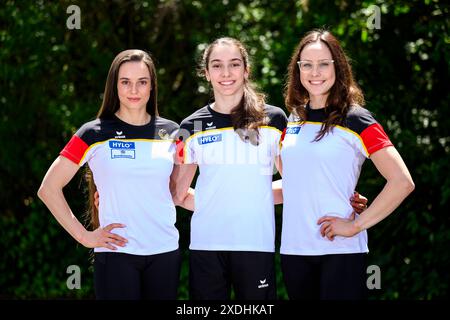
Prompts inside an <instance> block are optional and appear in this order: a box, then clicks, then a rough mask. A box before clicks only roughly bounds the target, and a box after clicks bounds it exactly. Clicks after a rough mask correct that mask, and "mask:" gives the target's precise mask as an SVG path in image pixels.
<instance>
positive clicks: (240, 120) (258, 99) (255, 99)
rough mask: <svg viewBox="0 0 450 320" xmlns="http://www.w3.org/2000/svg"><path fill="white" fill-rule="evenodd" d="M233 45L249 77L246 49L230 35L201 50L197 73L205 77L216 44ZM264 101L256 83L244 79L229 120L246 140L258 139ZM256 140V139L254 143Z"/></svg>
mask: <svg viewBox="0 0 450 320" xmlns="http://www.w3.org/2000/svg"><path fill="white" fill-rule="evenodd" d="M223 44H225V45H233V46H236V48H238V50H239V52H240V53H241V56H242V60H243V62H244V68H245V69H246V70H247V72H248V73H249V77H250V59H249V55H248V52H247V49H246V48H245V46H244V45H243V44H242V42H240V41H239V40H237V39H234V38H230V37H223V38H219V39H216V40H215V41H214V42H212V43H211V44H210V45H208V47H207V48H206V49H205V51H204V52H203V56H202V60H201V62H200V68H199V75H200V76H203V77H205V76H206V70H208V65H209V58H210V56H211V53H212V51H213V50H214V48H215V47H216V46H218V45H223ZM265 103H266V96H265V94H263V93H261V92H258V91H257V89H256V85H255V84H254V83H253V82H252V81H251V80H249V79H248V78H245V79H244V95H243V97H242V100H241V101H240V103H239V104H238V105H237V106H235V107H234V108H233V109H232V110H231V114H230V115H231V122H232V124H233V128H234V130H235V131H236V132H237V133H238V134H239V136H240V137H241V138H242V139H243V140H244V141H246V140H247V139H248V138H250V141H251V142H252V140H253V138H255V139H256V140H258V137H259V135H258V132H259V131H258V127H260V126H262V125H265V124H267V117H266V113H265V111H264V105H265ZM247 130H248V131H249V135H250V137H249V135H248V134H246V137H243V136H242V134H243V132H247ZM250 132H255V133H256V135H252V134H251V133H250ZM257 143H258V142H257V141H256V144H257Z"/></svg>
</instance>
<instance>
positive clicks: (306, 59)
mask: <svg viewBox="0 0 450 320" xmlns="http://www.w3.org/2000/svg"><path fill="white" fill-rule="evenodd" d="M326 60H333V59H332V58H330V59H319V60H308V59H299V60H298V61H310V62H314V61H326Z"/></svg>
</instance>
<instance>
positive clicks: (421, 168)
mask: <svg viewBox="0 0 450 320" xmlns="http://www.w3.org/2000/svg"><path fill="white" fill-rule="evenodd" d="M72 4H74V5H77V6H78V7H79V8H80V11H81V29H79V30H77V29H74V30H69V29H68V28H67V26H66V22H67V20H68V18H69V17H70V16H71V14H72V13H73V12H70V13H67V11H66V10H67V8H68V7H69V6H70V5H72ZM378 10H379V12H380V16H379V18H380V20H379V22H380V28H379V29H377V28H374V26H375V27H376V24H375V22H376V20H374V17H375V16H374V14H375V13H376V12H377V11H378ZM368 21H369V22H368ZM317 27H326V28H329V29H330V30H331V31H332V32H334V33H335V35H336V36H337V37H338V38H339V39H340V40H341V42H342V44H343V46H344V48H345V50H346V51H347V53H348V55H349V56H350V57H351V59H352V63H353V68H354V71H355V74H356V78H357V79H358V82H359V84H360V85H361V87H362V89H363V90H364V92H365V94H366V98H367V108H368V109H369V110H371V111H373V112H374V113H375V115H376V117H377V119H378V120H379V121H380V122H381V124H382V125H383V126H384V127H385V129H386V131H387V132H388V134H389V135H390V137H391V140H392V141H393V142H394V144H395V145H396V147H397V148H398V150H399V151H400V153H401V154H402V156H403V158H404V160H405V162H406V163H407V165H408V167H409V169H410V171H411V173H412V175H413V178H414V181H415V183H416V190H415V191H414V193H413V194H412V195H411V196H410V197H409V198H408V199H407V200H406V201H405V202H404V203H403V204H402V205H401V207H400V208H399V209H398V210H396V212H395V213H394V214H393V215H392V216H390V217H389V218H388V219H386V220H385V221H383V222H381V223H380V224H378V225H377V226H375V227H374V228H372V229H370V230H369V239H370V240H369V247H370V248H371V252H370V254H369V264H376V265H378V266H379V267H380V269H381V279H382V281H381V289H379V290H372V291H371V292H370V297H371V299H436V298H448V297H449V284H450V274H449V272H448V271H449V270H450V263H449V262H450V254H449V253H450V250H449V244H450V242H449V240H450V231H449V228H450V219H449V215H448V211H447V210H448V208H449V205H450V204H449V198H450V179H449V178H448V172H449V169H450V168H449V166H450V162H449V153H450V133H449V131H450V111H449V110H450V108H449V102H450V100H449V94H450V91H449V71H450V51H449V45H450V37H449V33H448V31H449V30H448V29H449V5H448V2H446V1H443V0H442V1H441V0H434V1H433V0H412V1H410V0H398V1H381V0H371V1H345V0H333V1H329V0H327V1H325V0H316V1H307V0H303V1H281V0H280V1H275V0H253V1H236V0H221V1H219V0H214V1H206V0H205V1H187V0H160V1H156V0H149V1H118V0H115V1H106V0H105V1H87V0H84V1H75V0H74V1H59V2H57V1H43V0H40V1H19V0H6V1H2V3H1V4H0V136H2V137H4V138H5V140H3V142H2V145H3V147H2V148H1V151H0V160H1V161H0V173H1V175H0V177H1V178H0V179H1V180H0V190H1V193H0V233H1V244H0V252H1V260H0V298H1V299H10V298H87V299H89V298H93V297H94V292H93V280H92V277H93V276H92V267H91V260H90V257H91V253H90V250H89V249H86V248H84V247H82V246H81V245H79V244H77V243H76V242H75V241H74V240H73V239H72V238H71V237H70V236H69V235H68V234H67V233H66V232H65V231H64V230H63V229H62V228H61V227H60V226H59V225H58V223H57V222H56V221H55V219H54V218H53V217H52V215H51V214H50V212H49V211H48V210H47V209H46V208H45V206H44V205H43V204H42V203H41V202H40V201H39V200H38V198H37V196H36V192H37V189H38V187H39V185H40V182H41V180H42V178H43V176H44V174H45V172H46V170H47V169H48V167H49V166H50V164H51V163H52V161H53V160H54V159H55V158H56V157H57V155H58V153H59V151H60V150H61V149H62V147H63V146H64V145H65V143H66V142H67V141H68V140H69V139H70V137H71V135H72V134H73V133H74V132H75V130H76V129H77V128H78V127H79V126H80V125H81V124H83V123H84V122H87V121H89V120H91V119H93V118H95V115H96V112H97V110H98V108H99V107H100V103H101V96H102V92H103V90H104V85H105V80H106V76H107V72H108V69H109V66H110V63H111V62H112V59H113V58H114V56H115V55H116V54H117V53H118V52H120V51H122V50H124V49H128V48H140V49H144V50H147V51H150V52H151V53H152V55H153V57H154V58H155V61H156V67H157V70H158V81H159V106H160V113H161V114H162V116H164V117H167V118H170V119H173V120H175V121H177V122H180V121H181V120H182V119H183V118H184V117H186V116H187V115H189V114H190V113H192V112H193V111H194V110H196V109H198V108H200V107H202V106H204V105H205V104H206V102H207V101H208V99H209V98H210V92H209V89H208V86H207V85H206V83H205V82H204V81H202V80H201V79H199V78H198V77H197V75H196V67H197V65H198V64H197V62H198V58H199V55H200V53H201V51H202V50H203V49H204V48H205V45H206V44H207V43H209V42H211V41H213V40H214V39H215V38H217V37H219V36H232V37H236V38H238V39H240V40H242V41H243V42H244V43H245V44H246V45H247V47H248V48H249V49H250V53H251V56H252V60H253V69H252V71H253V78H254V79H255V80H256V82H257V83H258V85H259V86H260V88H261V89H262V90H264V91H265V92H266V93H267V94H268V96H269V99H268V101H269V103H271V104H274V105H277V106H280V107H283V108H284V105H283V86H284V83H285V74H286V68H287V64H288V61H289V58H290V55H291V53H292V51H293V50H294V47H295V46H296V44H297V43H298V41H299V39H300V38H301V37H302V36H303V35H304V33H305V32H307V31H309V30H311V29H313V28H317ZM383 184H384V180H383V178H382V177H381V176H380V175H379V174H378V173H377V171H376V170H375V169H374V166H373V164H372V163H371V162H370V161H367V162H366V164H365V165H364V168H363V173H362V176H361V179H360V183H359V185H358V190H359V191H360V192H361V193H362V194H364V195H366V196H367V197H368V198H369V199H373V198H374V197H375V196H376V195H377V193H378V192H379V191H380V190H381V188H382V186H383ZM84 188H85V186H84V184H83V182H82V175H81V173H80V174H79V175H77V176H76V178H74V180H73V181H72V182H71V183H70V184H69V185H68V186H67V188H66V189H65V194H66V197H67V199H68V201H69V203H70V205H71V207H72V209H73V211H74V212H75V213H76V215H77V216H78V217H79V218H80V219H83V215H84V212H85V209H86V206H85V202H86V198H85V192H84ZM445 208H447V209H445ZM446 211H447V213H445V212H446ZM280 221H281V207H280V206H277V224H278V229H277V246H279V236H280V228H279V227H280ZM189 222H190V213H188V212H186V211H183V210H181V209H179V210H178V222H177V226H178V228H179V230H180V233H181V235H180V246H181V248H182V249H183V250H184V253H185V259H184V264H183V270H182V278H181V287H180V293H179V298H180V299H187V298H188V290H187V248H188V244H189V230H190V228H189ZM70 265H78V266H80V268H81V270H82V283H81V289H80V290H69V289H67V286H66V280H67V278H68V276H69V274H67V273H66V270H67V267H68V266H70ZM277 268H278V285H279V287H278V295H279V298H280V299H286V298H287V295H286V291H285V288H284V286H283V284H282V278H281V274H280V270H279V263H278V264H277Z"/></svg>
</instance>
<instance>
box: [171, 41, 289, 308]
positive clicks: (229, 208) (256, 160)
mask: <svg viewBox="0 0 450 320" xmlns="http://www.w3.org/2000/svg"><path fill="white" fill-rule="evenodd" d="M200 69H201V75H202V76H204V77H205V78H206V80H207V81H208V82H209V83H210V84H211V87H212V89H213V93H214V102H213V103H208V105H206V106H205V107H203V108H201V109H199V110H197V111H196V112H194V113H193V114H192V115H190V116H189V117H187V118H186V119H185V120H183V122H182V123H181V125H180V140H182V142H183V146H184V148H183V149H182V151H181V152H182V156H183V159H182V162H183V165H181V168H180V174H179V176H178V180H177V181H178V182H177V186H176V198H177V199H178V201H179V202H183V201H185V200H184V199H185V196H186V195H187V191H188V188H189V186H190V184H191V182H192V179H193V177H194V175H195V173H196V170H197V167H199V170H200V175H199V176H198V178H197V182H196V186H195V211H194V214H193V216H192V220H191V243H190V247H189V248H190V257H189V262H190V273H189V281H190V297H191V298H192V299H194V300H198V299H201V300H209V299H214V300H225V299H229V298H230V294H231V288H233V289H234V292H235V297H236V298H237V299H253V300H262V299H275V298H276V287H275V270H274V254H275V218H274V199H273V194H272V174H273V164H274V159H275V157H276V156H277V155H278V152H279V142H280V137H281V132H282V130H283V129H284V128H285V126H286V120H287V118H286V115H285V114H284V112H283V111H282V110H281V109H280V108H277V107H274V106H270V105H267V104H266V103H265V97H264V95H263V94H262V93H259V92H258V91H257V90H256V89H255V87H254V85H253V84H252V82H251V80H250V79H249V75H250V62H249V58H248V54H247V50H246V49H245V48H244V46H243V45H242V43H241V42H239V41H238V40H236V39H233V38H220V39H217V40H215V41H214V42H212V43H211V44H210V45H209V46H208V47H207V48H206V49H205V51H204V53H203V57H202V62H201V68H200ZM180 145H181V144H180Z"/></svg>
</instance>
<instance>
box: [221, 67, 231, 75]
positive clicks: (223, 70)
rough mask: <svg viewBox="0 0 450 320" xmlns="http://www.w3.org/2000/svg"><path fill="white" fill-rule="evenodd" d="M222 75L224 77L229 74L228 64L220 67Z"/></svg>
mask: <svg viewBox="0 0 450 320" xmlns="http://www.w3.org/2000/svg"><path fill="white" fill-rule="evenodd" d="M222 75H223V76H224V77H228V76H229V75H230V70H228V66H224V67H223V69H222Z"/></svg>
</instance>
